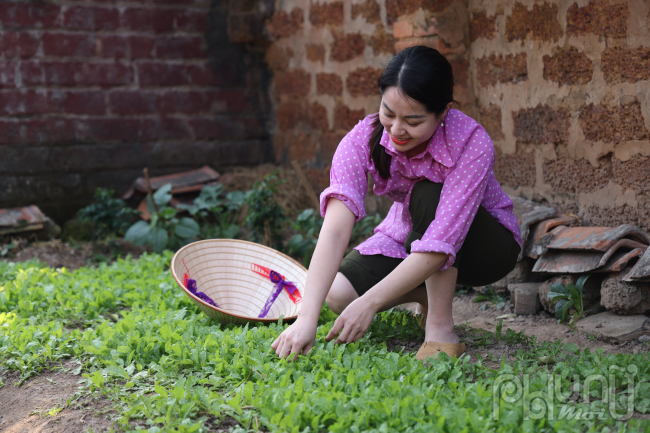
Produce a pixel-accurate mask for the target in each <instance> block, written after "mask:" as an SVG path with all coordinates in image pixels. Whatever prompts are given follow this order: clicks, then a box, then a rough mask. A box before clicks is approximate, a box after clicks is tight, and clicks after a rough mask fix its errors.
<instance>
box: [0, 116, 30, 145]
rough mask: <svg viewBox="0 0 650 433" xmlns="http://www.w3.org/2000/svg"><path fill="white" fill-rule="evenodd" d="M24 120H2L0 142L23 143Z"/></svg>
mask: <svg viewBox="0 0 650 433" xmlns="http://www.w3.org/2000/svg"><path fill="white" fill-rule="evenodd" d="M23 124H24V122H23V121H22V120H0V144H19V143H22V142H23V141H24V140H23V135H24V132H25V130H26V129H27V128H25V127H24V126H23Z"/></svg>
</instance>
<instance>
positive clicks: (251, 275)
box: [171, 239, 307, 325]
mask: <svg viewBox="0 0 650 433" xmlns="http://www.w3.org/2000/svg"><path fill="white" fill-rule="evenodd" d="M252 264H255V265H260V266H263V267H266V268H269V269H271V270H273V271H276V272H278V273H279V274H281V275H284V277H285V279H286V281H288V282H289V281H290V282H293V283H294V284H295V285H296V287H297V288H298V290H299V291H300V294H301V295H302V296H304V293H305V285H306V282H307V269H305V267H304V266H302V265H301V264H300V263H298V262H297V261H296V260H294V259H292V258H291V257H289V256H287V255H285V254H282V253H280V252H279V251H276V250H274V249H272V248H269V247H266V246H264V245H260V244H256V243H253V242H247V241H241V240H235V239H209V240H205V241H198V242H194V243H191V244H189V245H186V246H184V247H183V248H181V249H180V250H178V252H176V254H174V257H173V258H172V262H171V269H172V274H173V275H174V279H175V280H176V282H177V283H178V285H179V286H181V288H182V290H183V291H184V292H185V294H186V295H188V296H189V297H190V299H191V300H192V301H193V302H194V303H195V304H196V305H197V306H198V307H199V308H200V309H201V311H203V312H204V313H205V314H207V315H208V316H210V317H211V318H213V319H215V320H218V321H220V322H223V323H236V324H241V325H243V324H245V323H247V322H266V323H270V322H277V321H278V319H279V318H280V316H284V320H285V321H286V320H292V319H295V318H296V317H297V315H298V311H299V310H300V304H299V303H298V304H294V303H293V301H292V300H291V298H290V297H289V295H288V293H287V291H286V290H284V289H283V290H282V292H281V293H280V294H279V295H278V297H277V299H276V300H275V302H273V305H272V306H271V308H270V310H269V311H268V314H267V315H266V317H265V318H263V319H262V318H259V317H258V316H259V315H260V312H261V311H262V309H263V308H264V304H265V303H266V301H267V299H268V298H269V296H270V295H271V293H272V291H273V290H274V289H275V287H276V285H275V284H274V283H273V282H271V280H270V279H269V278H266V277H263V276H262V275H259V274H256V273H255V272H253V271H252V270H251V265H252ZM188 270H189V277H190V278H192V279H194V280H196V284H197V291H199V292H203V293H205V294H206V295H208V296H209V297H210V298H211V299H212V300H213V301H214V302H216V303H217V304H218V305H219V308H217V307H214V306H212V305H210V304H208V303H207V302H205V301H203V300H202V299H200V298H198V297H197V296H195V295H194V294H192V293H191V292H190V291H189V290H188V289H187V288H186V287H185V286H184V284H183V274H185V273H188Z"/></svg>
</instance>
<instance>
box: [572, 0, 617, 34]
mask: <svg viewBox="0 0 650 433" xmlns="http://www.w3.org/2000/svg"><path fill="white" fill-rule="evenodd" d="M627 16H628V10H627V4H626V3H620V4H614V5H610V4H609V2H608V1H605V0H593V1H590V2H589V3H588V4H587V5H586V6H584V7H579V6H578V4H577V3H574V4H573V5H571V7H570V8H569V9H568V10H567V15H566V32H567V34H568V35H584V34H587V33H592V34H596V35H601V36H605V37H607V38H624V37H626V36H627Z"/></svg>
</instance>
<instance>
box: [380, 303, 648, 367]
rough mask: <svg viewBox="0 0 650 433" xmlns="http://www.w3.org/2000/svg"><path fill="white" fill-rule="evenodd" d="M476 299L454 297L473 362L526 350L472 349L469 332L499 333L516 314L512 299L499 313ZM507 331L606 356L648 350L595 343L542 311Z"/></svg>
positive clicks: (410, 346) (412, 345)
mask: <svg viewBox="0 0 650 433" xmlns="http://www.w3.org/2000/svg"><path fill="white" fill-rule="evenodd" d="M476 295H477V293H476V292H474V291H470V292H468V293H463V294H460V295H457V296H456V297H454V302H453V304H452V312H453V316H454V323H455V324H456V325H465V327H463V328H461V329H460V330H459V337H461V338H465V337H467V338H466V343H467V352H466V353H467V354H468V355H470V357H473V358H474V360H473V361H475V360H477V358H476V356H477V355H481V357H484V356H485V354H487V353H488V352H492V355H493V357H498V358H499V359H500V358H501V355H503V354H506V355H507V357H508V356H510V355H514V354H515V353H516V352H517V350H518V349H519V348H523V346H522V347H517V346H518V345H513V346H507V345H505V343H504V342H503V341H501V342H499V344H488V345H486V346H481V347H479V348H476V347H473V345H472V342H473V338H472V337H471V336H470V334H471V331H468V329H470V328H471V329H476V330H481V329H482V330H486V331H490V332H496V327H497V325H498V324H499V321H500V319H497V317H499V316H502V315H504V314H512V313H513V310H514V306H513V303H512V299H511V298H508V299H506V302H505V306H504V307H503V309H497V308H495V306H494V304H488V306H487V307H486V308H485V309H484V310H481V307H482V305H483V304H484V303H485V302H478V303H475V302H474V298H475V297H476ZM416 305H417V304H404V305H402V306H400V308H402V309H406V310H410V311H415V307H416ZM507 329H512V330H513V331H514V332H522V331H523V333H524V334H525V335H528V336H533V335H535V336H536V337H537V341H538V342H542V341H551V342H557V341H562V342H563V343H565V344H566V343H574V344H575V345H576V346H579V347H581V348H583V349H584V348H589V349H590V350H594V349H602V350H603V351H604V353H605V354H616V353H639V352H641V351H643V350H647V345H644V344H643V343H638V342H637V341H635V340H632V341H626V342H621V343H620V344H608V343H604V342H602V341H600V340H596V339H594V338H591V337H589V335H586V334H584V333H583V332H580V331H578V330H577V329H572V328H570V327H569V326H567V325H564V324H559V323H557V319H556V318H555V317H554V316H551V315H550V314H548V313H547V312H546V311H541V312H539V313H538V314H535V315H525V316H524V315H522V316H516V317H514V318H507V319H503V326H502V329H501V333H502V334H504V335H505V333H506V330H507ZM468 338H469V340H468ZM501 343H503V344H501ZM421 344H422V342H421V341H419V342H397V341H393V342H391V345H392V346H393V347H394V350H401V348H404V351H405V352H409V351H417V350H418V349H419V348H420V345H421ZM389 348H390V346H389ZM507 357H506V358H507Z"/></svg>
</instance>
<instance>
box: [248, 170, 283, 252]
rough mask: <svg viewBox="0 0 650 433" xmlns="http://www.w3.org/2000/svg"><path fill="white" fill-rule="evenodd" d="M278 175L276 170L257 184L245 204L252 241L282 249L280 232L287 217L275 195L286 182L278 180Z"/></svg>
mask: <svg viewBox="0 0 650 433" xmlns="http://www.w3.org/2000/svg"><path fill="white" fill-rule="evenodd" d="M278 173H279V170H276V171H275V172H273V173H271V174H268V175H266V176H264V180H262V181H258V182H255V183H254V184H253V189H251V190H250V191H247V192H246V194H245V196H244V202H245V203H246V205H247V206H248V209H247V215H246V225H247V226H248V228H249V229H251V238H252V240H253V241H254V242H263V243H264V244H265V245H268V246H270V247H273V248H276V249H281V248H282V242H281V239H280V230H281V228H282V223H283V222H284V220H285V219H286V216H285V214H284V211H283V210H282V208H281V207H280V205H278V203H277V202H276V201H275V199H274V198H273V195H274V194H275V193H276V192H278V185H281V184H283V183H285V182H286V181H285V180H280V179H278V178H277V175H278Z"/></svg>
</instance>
